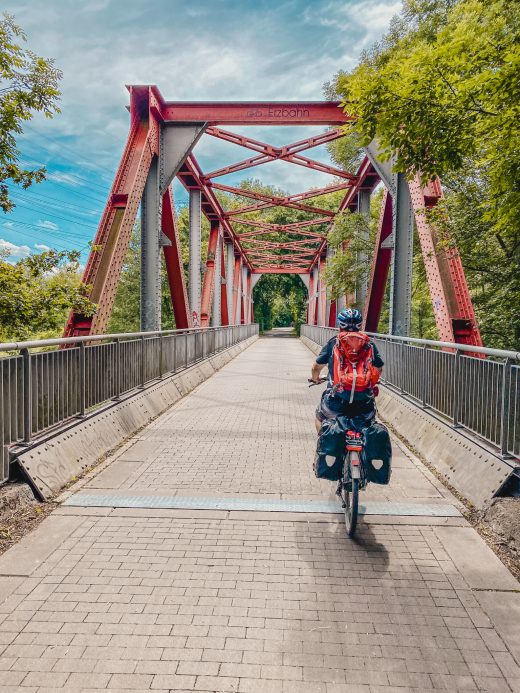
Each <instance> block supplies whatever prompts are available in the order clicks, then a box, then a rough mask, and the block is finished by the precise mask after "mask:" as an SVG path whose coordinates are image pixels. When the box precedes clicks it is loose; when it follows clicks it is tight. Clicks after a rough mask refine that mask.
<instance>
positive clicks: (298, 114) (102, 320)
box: [65, 86, 480, 344]
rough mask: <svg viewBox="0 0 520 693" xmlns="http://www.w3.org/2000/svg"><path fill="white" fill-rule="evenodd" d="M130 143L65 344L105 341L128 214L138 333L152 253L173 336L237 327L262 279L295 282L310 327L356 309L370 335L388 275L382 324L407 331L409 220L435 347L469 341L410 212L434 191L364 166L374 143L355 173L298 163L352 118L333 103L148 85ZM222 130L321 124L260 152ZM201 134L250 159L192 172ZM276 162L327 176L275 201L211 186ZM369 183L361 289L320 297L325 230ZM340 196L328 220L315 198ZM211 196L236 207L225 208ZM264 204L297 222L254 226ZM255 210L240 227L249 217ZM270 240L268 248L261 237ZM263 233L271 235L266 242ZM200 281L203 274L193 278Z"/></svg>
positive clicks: (421, 226) (455, 300) (432, 242)
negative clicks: (137, 243) (204, 242)
mask: <svg viewBox="0 0 520 693" xmlns="http://www.w3.org/2000/svg"><path fill="white" fill-rule="evenodd" d="M129 91H130V109H129V110H130V133H129V137H128V141H127V144H126V147H125V150H124V152H123V156H122V159H121V162H120V165H119V168H118V171H117V173H116V176H115V179H114V183H113V186H112V189H111V192H110V195H109V198H108V201H107V204H106V207H105V211H104V213H103V216H102V218H101V222H100V225H99V228H98V232H97V234H96V237H95V239H94V243H93V247H92V251H91V253H90V257H89V259H88V262H87V265H86V268H85V273H84V277H83V281H84V283H85V284H86V285H87V286H88V287H89V292H90V294H89V297H90V298H91V300H92V301H94V302H95V303H97V305H98V308H97V312H96V314H95V315H94V316H93V317H92V318H89V317H86V316H82V315H79V314H76V313H71V315H70V318H69V321H68V324H67V327H66V331H65V334H66V335H67V336H71V335H88V334H93V333H101V332H103V331H105V329H106V327H107V324H108V321H109V318H110V314H111V311H112V306H113V303H114V300H115V295H116V289H117V285H118V282H119V277H120V273H121V269H122V266H123V262H124V258H125V255H126V251H127V248H128V243H129V240H130V236H131V232H132V228H133V225H134V223H135V219H136V215H137V211H138V208H139V205H141V243H142V272H141V323H142V329H144V330H154V329H158V328H160V323H161V315H160V309H161V290H160V280H159V277H160V253H161V249H162V252H163V254H164V260H165V265H166V270H167V276H168V282H169V286H170V295H171V300H172V305H173V312H174V316H175V322H176V326H177V327H178V328H189V327H192V326H196V325H202V326H209V325H210V324H213V325H219V324H223V325H226V324H236V323H240V322H250V321H251V320H252V319H253V315H252V289H253V287H254V285H255V283H256V282H257V281H258V279H259V277H260V276H261V275H262V274H289V273H291V274H299V275H300V276H301V277H302V281H304V284H305V285H306V287H307V289H308V294H309V308H308V320H309V322H310V323H311V324H323V325H333V324H334V322H335V319H336V313H337V311H338V310H340V309H341V308H342V307H343V306H344V305H346V304H351V303H352V304H353V303H357V304H358V305H359V306H360V307H362V308H366V327H367V329H371V330H376V329H377V324H378V321H379V317H380V314H381V308H382V303H383V297H384V292H385V285H386V281H387V278H388V275H390V277H391V316H392V318H391V325H390V329H391V331H392V332H394V333H400V332H401V333H407V331H408V330H409V314H410V289H411V267H412V265H411V261H412V241H411V239H412V233H413V224H414V220H415V224H416V226H417V231H418V235H419V239H420V243H421V249H422V254H423V258H424V263H425V267H426V274H427V278H428V284H429V287H430V293H431V296H432V304H433V306H434V312H435V318H436V322H437V327H438V329H439V336H440V338H441V339H443V340H446V341H460V342H463V343H470V344H479V343H480V336H479V333H478V328H477V326H476V324H475V316H474V313H473V308H472V305H471V297H470V295H469V291H468V289H467V286H466V282H465V278H464V272H463V269H462V265H461V263H460V258H459V256H458V254H457V252H456V249H454V248H453V247H452V248H451V250H450V251H449V252H447V251H439V249H438V247H437V244H436V239H435V237H434V233H433V230H432V229H431V227H430V226H429V225H428V223H427V218H426V217H425V215H424V208H427V207H429V206H433V205H435V204H436V203H437V202H438V200H439V199H440V197H441V195H442V191H441V188H440V184H439V182H438V181H436V182H434V183H431V184H430V185H429V186H427V187H426V188H423V187H422V186H421V184H420V182H419V181H418V179H416V180H414V181H411V182H408V181H406V179H405V178H404V177H403V176H400V177H399V176H397V175H396V174H393V173H392V171H391V166H390V165H389V164H387V163H383V162H381V161H380V160H379V158H378V155H377V154H378V153H377V147H375V146H370V147H368V148H367V156H366V157H365V159H364V161H363V162H362V164H361V166H360V167H359V170H358V171H357V173H356V174H355V175H353V174H351V173H347V172H345V171H343V170H341V169H338V168H337V167H335V166H332V165H329V164H325V163H323V162H321V161H318V160H316V159H313V158H310V157H308V156H304V155H303V154H302V152H307V151H308V150H311V149H312V148H314V147H317V146H320V145H323V144H325V143H327V142H331V141H333V140H335V139H337V138H339V137H341V136H342V134H343V132H342V130H341V127H340V126H342V125H344V124H345V123H346V122H348V121H349V120H352V118H349V117H347V116H346V115H345V114H344V113H343V112H342V110H341V109H340V108H339V104H338V103H335V102H309V103H285V104H280V103H264V102H262V103H260V102H259V103H240V102H237V103H218V102H217V103H201V102H198V103H189V102H166V101H164V99H163V98H162V96H161V94H160V93H159V91H158V89H157V88H156V87H151V86H132V87H129ZM225 125H241V126H242V125H321V126H326V127H328V128H329V129H327V130H326V131H325V132H322V133H320V134H319V135H316V136H313V137H309V138H307V139H302V140H298V141H296V142H292V143H290V144H288V145H285V146H281V147H280V146H276V147H275V146H272V145H270V144H267V143H265V142H262V141H260V140H255V139H253V138H250V137H246V136H244V135H241V134H237V133H234V132H230V131H229V130H226V129H223V127H222V126H225ZM203 134H207V135H209V136H211V137H214V138H217V139H219V140H222V141H225V142H229V143H231V144H234V145H239V146H241V147H243V148H246V149H249V150H251V151H253V152H255V155H254V156H252V157H250V158H247V159H242V160H240V161H238V162H237V163H235V164H230V165H228V166H225V167H222V168H220V169H215V170H214V171H211V172H209V173H206V174H205V173H204V172H203V171H202V169H201V168H200V166H199V163H198V161H197V159H196V158H195V156H194V154H193V148H194V146H195V144H196V143H197V142H198V140H199V138H200V137H201V136H202V135H203ZM277 160H279V161H285V162H288V163H291V164H295V165H297V166H302V167H306V168H310V169H312V170H316V171H320V172H321V173H326V174H329V175H331V176H333V177H334V180H333V181H332V183H331V185H329V186H326V187H322V188H316V189H312V190H308V191H304V192H301V193H298V194H293V195H284V196H277V195H272V194H264V193H260V192H257V191H251V190H246V189H242V188H236V187H234V186H231V185H227V184H225V183H224V182H217V181H216V180H215V179H219V178H222V177H223V176H225V175H228V174H231V173H236V172H238V171H242V170H247V169H249V168H251V167H253V166H259V165H262V164H265V163H269V162H272V161H277ZM174 178H177V179H178V180H179V181H180V182H181V183H182V185H183V186H184V188H185V189H186V190H187V191H188V192H189V195H190V239H189V241H190V243H189V245H190V267H189V272H188V276H189V282H188V286H187V285H186V280H185V276H184V268H183V262H182V253H181V244H180V239H179V233H178V228H177V220H176V216H175V205H174V201H173V193H172V189H171V183H172V181H173V179H174ZM381 181H382V182H383V183H384V184H385V186H386V188H387V192H386V193H385V195H384V200H383V211H382V214H381V219H380V224H379V230H378V237H377V241H376V248H375V253H374V258H373V262H372V267H371V272H370V277H369V281H368V282H367V283H366V284H365V283H360V284H359V285H358V286H357V287H356V292H355V295H353V296H348V297H344V296H340V297H338V298H337V299H336V300H330V296H328V295H327V287H326V280H325V276H326V275H325V270H326V264H327V260H328V259H330V258H331V257H332V252H331V250H330V249H328V248H327V233H328V231H329V230H330V229H331V228H332V226H333V224H334V220H335V217H336V215H337V214H338V213H341V212H342V211H344V210H347V209H348V210H351V211H360V212H362V213H364V214H367V213H369V210H370V194H371V192H372V191H373V190H374V188H375V187H376V186H377V185H378V184H379V182H381ZM338 191H344V196H343V198H342V199H341V203H340V205H339V208H338V209H337V210H331V209H328V208H327V205H325V207H323V205H322V204H320V202H319V200H318V201H316V198H320V196H322V195H324V194H327V193H337V192H338ZM220 193H226V194H227V195H231V196H234V197H236V198H237V199H238V198H244V199H245V200H251V203H250V204H244V203H242V206H240V207H238V208H235V207H233V208H231V209H225V208H224V207H223V203H222V202H221V199H222V198H221V197H220V196H219V194H220ZM271 208H287V209H295V210H297V211H298V212H300V213H302V214H304V215H307V216H308V218H306V219H303V220H302V221H298V222H294V223H289V224H273V223H268V222H266V221H264V220H262V219H261V217H260V218H259V217H258V214H260V215H261V213H262V212H263V210H266V209H271ZM251 213H253V214H256V215H257V216H256V218H251V217H249V216H248V215H249V214H251ZM202 215H204V216H205V217H206V218H207V220H208V221H209V224H210V236H209V245H208V250H207V256H206V263H205V267H201V263H200V256H201V247H200V244H201V216H202ZM273 234H274V238H273ZM277 234H284V239H283V240H279V239H278V240H277V239H276V235H277ZM201 274H202V276H203V278H202V277H201Z"/></svg>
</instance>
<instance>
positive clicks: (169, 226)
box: [161, 188, 192, 330]
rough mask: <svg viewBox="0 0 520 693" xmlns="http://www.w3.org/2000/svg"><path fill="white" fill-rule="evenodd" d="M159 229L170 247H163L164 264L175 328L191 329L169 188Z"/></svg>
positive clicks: (177, 234)
mask: <svg viewBox="0 0 520 693" xmlns="http://www.w3.org/2000/svg"><path fill="white" fill-rule="evenodd" d="M161 228H162V232H163V233H164V235H165V236H166V237H167V238H168V240H169V241H170V243H171V245H165V246H164V247H163V252H164V263H165V265H166V273H167V275H168V284H169V286H170V296H171V299H172V306H173V315H174V317H175V327H176V328H177V329H178V330H184V329H187V328H188V327H192V323H191V311H190V309H189V305H188V294H187V291H186V279H185V276H184V269H183V265H182V251H181V243H180V238H179V232H178V229H177V223H176V216H175V205H174V204H173V195H172V191H171V188H168V190H167V191H166V192H165V193H164V195H163V201H162V219H161Z"/></svg>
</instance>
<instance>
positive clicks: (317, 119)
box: [159, 94, 355, 125]
mask: <svg viewBox="0 0 520 693" xmlns="http://www.w3.org/2000/svg"><path fill="white" fill-rule="evenodd" d="M159 96H160V94H159ZM160 112H161V116H162V119H163V120H165V121H168V122H173V123H197V122H198V123H208V124H209V125H344V124H345V123H348V122H349V121H353V120H355V118H354V117H352V116H348V115H346V114H345V113H344V112H343V110H342V109H341V103H340V102H339V101H295V102H292V101H289V102H279V101H235V102H232V101H228V102H222V103H219V102H218V101H191V102H189V101H169V102H163V103H162V104H161V106H160Z"/></svg>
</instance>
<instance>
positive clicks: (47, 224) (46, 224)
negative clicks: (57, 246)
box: [36, 219, 60, 231]
mask: <svg viewBox="0 0 520 693" xmlns="http://www.w3.org/2000/svg"><path fill="white" fill-rule="evenodd" d="M36 226H39V227H40V228H41V229H49V231H57V230H58V229H59V228H60V227H59V226H58V224H55V223H54V222H53V221H49V220H48V219H45V221H42V220H41V219H40V220H39V221H38V223H37V224H36Z"/></svg>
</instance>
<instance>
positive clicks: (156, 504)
mask: <svg viewBox="0 0 520 693" xmlns="http://www.w3.org/2000/svg"><path fill="white" fill-rule="evenodd" d="M64 505H69V506H71V505H73V506H80V507H103V508H107V507H108V508H151V509H152V508H153V509H160V508H165V509H185V510H186V509H188V510H246V511H247V510H251V511H258V512H278V513H342V512H343V510H342V508H341V505H340V503H339V501H338V502H337V503H336V502H334V501H326V500H324V501H313V500H279V499H266V498H207V497H204V496H136V495H124V494H98V493H77V494H75V495H74V496H71V497H70V498H69V499H67V500H66V501H65V503H64ZM359 509H360V513H361V514H363V515H401V516H403V515H404V516H423V517H459V516H460V512H459V511H458V510H457V508H455V507H454V506H453V505H449V504H447V503H443V504H440V503H439V504H434V503H384V502H376V501H372V502H366V503H360V506H359Z"/></svg>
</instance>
